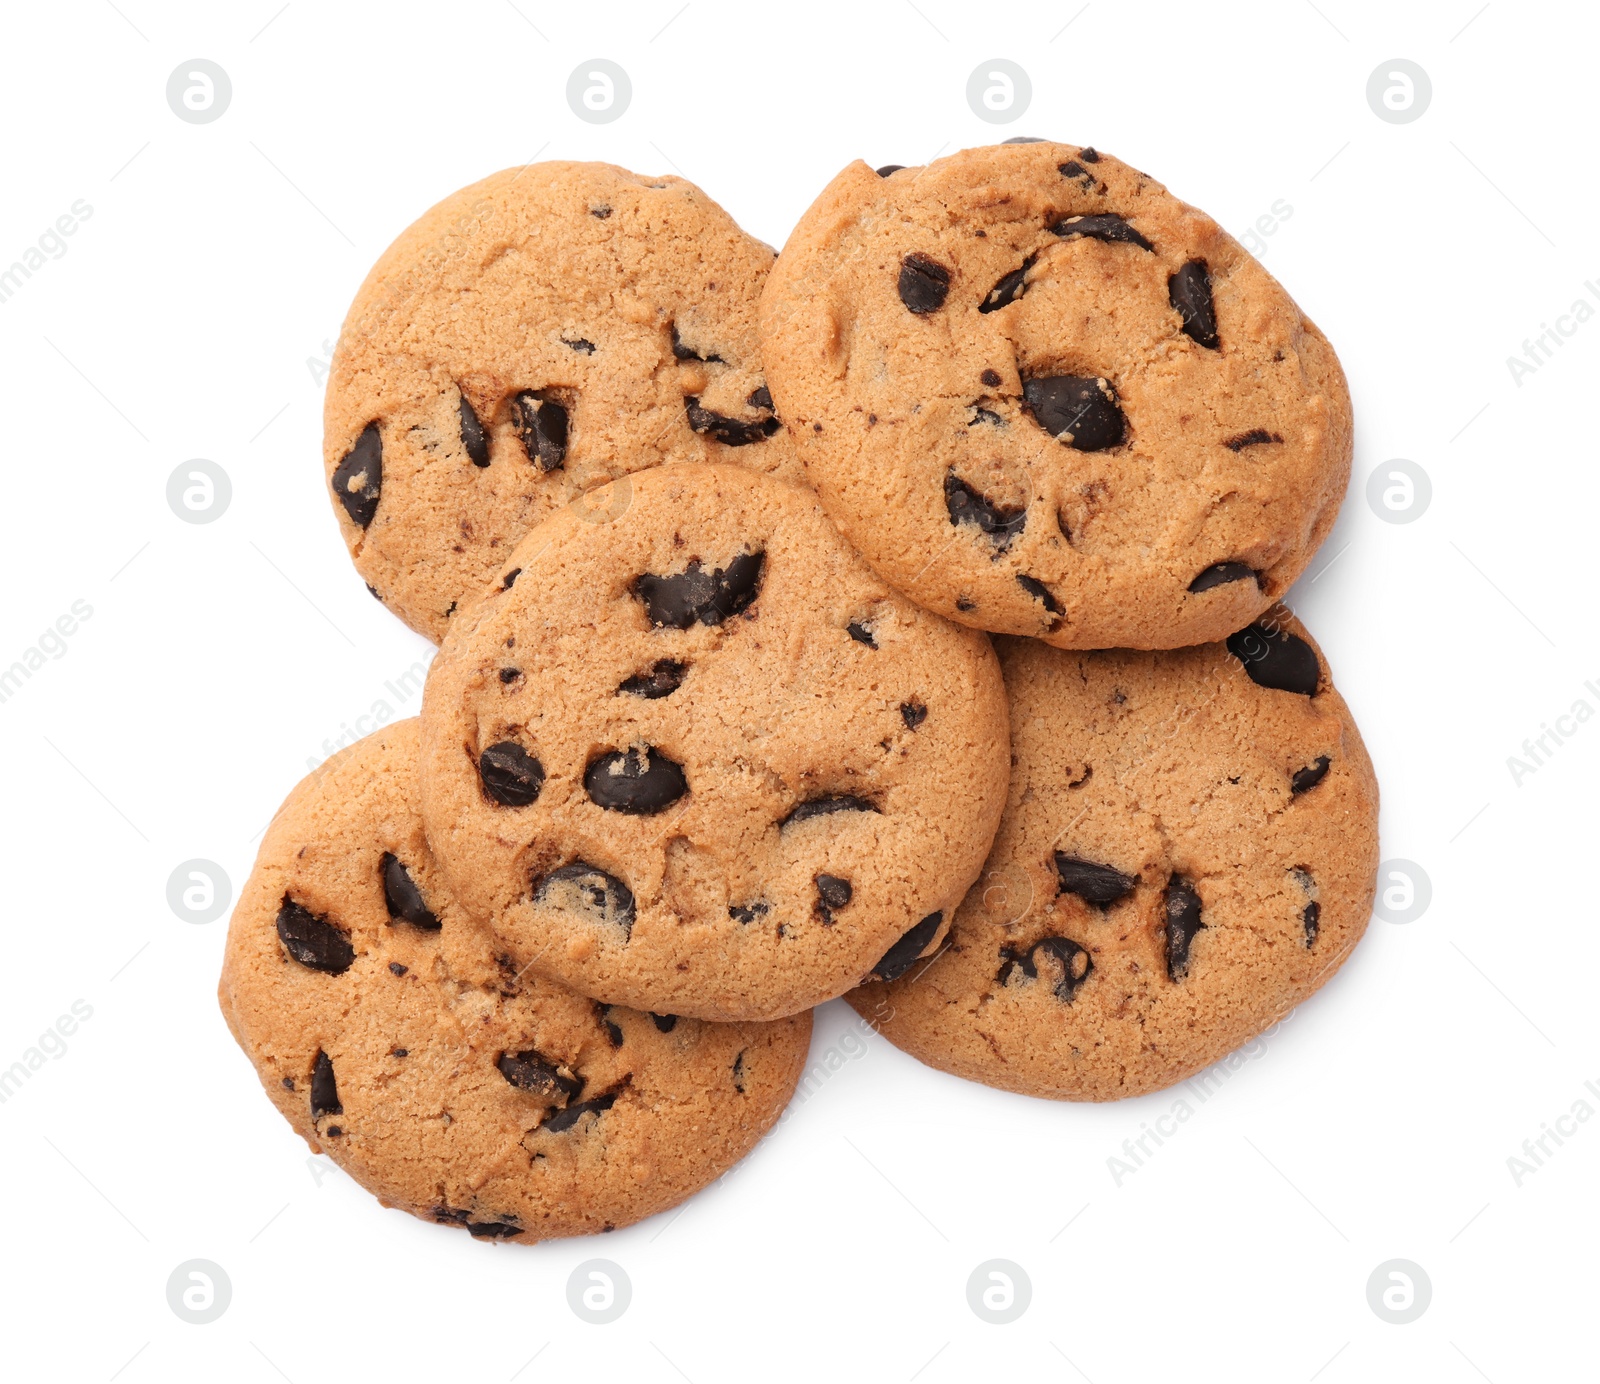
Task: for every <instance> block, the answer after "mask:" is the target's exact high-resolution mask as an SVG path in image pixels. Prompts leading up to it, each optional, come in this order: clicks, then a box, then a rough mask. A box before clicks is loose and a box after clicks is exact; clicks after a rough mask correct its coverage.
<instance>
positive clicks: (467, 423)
mask: <svg viewBox="0 0 1600 1384" xmlns="http://www.w3.org/2000/svg"><path fill="white" fill-rule="evenodd" d="M457 412H458V413H459V414H460V415H461V446H462V447H463V448H464V449H465V451H466V454H467V455H468V456H469V457H471V458H472V464H473V465H474V466H487V465H488V464H489V439H488V437H486V436H485V435H484V431H483V424H482V423H481V422H479V421H478V412H477V410H476V409H474V408H473V407H472V404H471V403H470V402H469V401H468V399H467V396H466V395H465V394H463V395H462V396H461V407H460V408H459V409H458V410H457Z"/></svg>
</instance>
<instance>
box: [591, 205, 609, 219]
mask: <svg viewBox="0 0 1600 1384" xmlns="http://www.w3.org/2000/svg"><path fill="white" fill-rule="evenodd" d="M589 215H590V216H592V217H595V218H596V219H597V220H600V221H604V220H605V219H606V217H608V216H610V215H611V208H610V207H608V206H607V205H606V204H605V203H604V202H598V203H596V204H595V205H594V206H592V207H590V208H589Z"/></svg>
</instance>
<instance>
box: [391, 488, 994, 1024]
mask: <svg viewBox="0 0 1600 1384" xmlns="http://www.w3.org/2000/svg"><path fill="white" fill-rule="evenodd" d="M422 720H423V760H422V789H423V813H424V816H425V819H426V821H427V823H428V834H429V838H430V840H431V841H432V843H433V847H434V850H435V852H436V853H437V855H438V858H439V861H440V863H441V864H442V865H443V867H444V869H445V871H446V873H447V875H448V876H449V878H450V881H451V884H452V887H453V888H454V890H455V892H456V894H457V896H458V897H459V898H461V900H462V901H463V902H464V903H465V904H466V905H467V906H468V907H469V908H471V909H472V910H473V911H475V912H476V913H478V914H479V915H480V916H484V917H487V918H489V919H491V921H492V925H493V926H494V928H495V930H496V931H497V933H498V934H499V936H500V939H501V942H502V944H503V946H504V947H505V949H506V951H507V952H508V953H509V954H510V955H511V956H512V957H513V959H514V960H515V962H516V964H517V965H518V967H522V966H527V967H530V968H531V969H533V970H536V971H541V972H543V973H545V974H547V975H550V976H552V977H554V978H556V979H559V980H562V981H564V982H565V983H567V984H569V985H571V986H573V987H574V988H575V989H578V990H580V991H582V992H583V993H585V994H590V995H594V996H596V997H597V998H599V999H602V1000H606V1001H608V1002H611V1003H616V1004H630V1005H633V1006H635V1007H637V1008H642V1009H649V1010H657V1011H665V1012H670V1013H675V1014H691V1015H695V1016H697V1017H700V1018H706V1019H723V1020H729V1019H737V1018H776V1017H778V1016H780V1015H784V1014H791V1013H795V1012H797V1011H799V1010H802V1009H807V1008H810V1007H811V1006H813V1005H815V1004H819V1003H821V1002H822V1001H823V1000H826V999H829V998H831V997H832V996H835V995H838V994H841V993H842V992H844V991H845V990H847V989H849V988H850V987H851V986H853V985H855V984H857V983H859V982H860V981H861V980H862V978H863V977H865V976H867V975H869V974H878V975H895V974H899V973H900V972H901V971H903V970H904V969H905V967H907V966H909V965H910V964H911V962H912V960H913V959H915V958H916V957H918V956H920V955H923V954H926V953H927V952H929V951H930V950H931V949H932V948H933V947H934V946H935V945H936V944H937V942H938V939H939V938H940V937H942V936H943V933H944V931H945V929H946V928H947V927H948V925H949V919H950V916H951V912H952V910H953V909H954V907H955V905H956V904H957V903H959V902H960V900H961V897H962V895H963V894H964V893H965V892H966V890H967V887H968V886H969V885H970V884H971V883H972V881H973V879H974V878H975V877H976V875H977V872H978V869H979V867H980V866H981V865H982V863H983V858H984V855H985V853H986V852H987V850H988V848H989V844H990V842H991V841H992V839H993V836H994V831H995V827H996V825H997V823H998V821H999V814H1000V810H1001V807H1002V806H1003V803H1004V800H1005V784H1006V775H1007V772H1008V766H1007V761H1006V710H1005V693H1004V688H1003V686H1002V684H1001V680H1000V671H999V665H998V663H997V662H996V660H995V657H994V652H993V650H992V649H991V647H990V645H989V641H988V639H987V638H986V637H985V636H984V635H982V634H980V633H977V632H976V631H973V630H965V629H961V628H960V627H958V626H955V625H952V624H950V623H948V622H947V621H945V620H942V619H940V618H939V617H938V616H936V615H933V614H930V613H929V612H927V611H925V610H923V609H921V608H920V607H918V606H915V605H913V604H912V603H911V602H910V601H907V600H906V599H905V598H904V597H902V596H900V595H898V594H897V593H895V592H894V591H893V590H892V589H891V588H890V587H889V586H888V585H886V584H885V583H884V582H883V581H881V580H880V579H879V578H878V577H877V576H876V575H875V574H874V573H873V572H872V570H871V569H870V568H869V567H867V565H866V564H865V563H864V562H862V561H861V560H860V558H859V557H857V556H856V554H854V553H853V552H852V551H851V550H850V549H849V547H848V546H847V545H846V544H845V543H844V541H843V540H842V539H841V538H840V537H839V535H838V532H837V531H836V530H835V528H834V526H833V525H832V524H831V523H830V522H829V521H828V519H827V516H826V515H825V514H824V513H823V512H822V509H821V507H820V505H818V503H817V500H816V497H815V496H814V495H812V494H811V493H810V492H809V491H806V490H803V489H801V488H799V487H797V486H792V485H788V484H786V483H783V482H781V481H777V480H774V479H771V478H769V477H765V476H761V475H758V474H756V473H754V472H751V471H749V470H746V469H744V468H740V467H732V466H693V465H684V466H670V467H660V468H656V469H653V470H650V471H644V472H639V473H636V474H634V475H633V476H631V477H628V478H625V479H623V480H621V481H618V482H616V483H614V484H613V485H612V486H610V487H608V488H606V489H603V490H601V491H598V492H595V493H594V494H592V495H591V496H590V497H589V499H588V500H587V501H586V504H585V507H584V508H583V509H582V511H581V512H580V510H579V509H577V508H576V507H575V508H572V509H568V510H566V511H563V512H562V513H560V514H558V515H557V516H555V517H554V518H553V519H551V520H549V521H547V522H546V523H545V524H544V525H543V526H541V527H540V528H539V529H538V530H536V531H535V532H534V533H532V534H530V535H529V536H528V537H527V538H526V539H525V540H524V541H523V543H522V545H521V546H520V547H519V548H518V549H517V550H516V552H514V553H513V554H511V555H510V556H509V557H508V558H507V560H506V564H505V568H504V570H503V571H502V573H501V575H500V580H499V582H498V583H497V584H496V590H495V592H494V594H492V595H490V596H488V597H487V598H485V599H484V600H483V601H481V602H480V603H479V604H478V605H477V606H475V607H474V608H472V609H471V610H469V611H466V612H464V613H463V614H462V615H461V616H460V617H458V619H457V621H456V623H455V624H454V625H453V626H452V628H451V631H450V634H449V636H448V637H447V638H446V640H445V642H444V645H443V647H442V648H441V649H440V652H439V654H438V656H437V657H436V658H435V660H434V662H433V666H432V668H431V670H430V672H429V676H428V682H427V687H426V690H425V693H424V698H423V713H422Z"/></svg>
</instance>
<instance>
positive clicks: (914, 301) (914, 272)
mask: <svg viewBox="0 0 1600 1384" xmlns="http://www.w3.org/2000/svg"><path fill="white" fill-rule="evenodd" d="M949 292H950V271H949V270H948V269H946V268H945V267H944V265H942V264H940V263H939V261H938V260H936V259H929V258H928V256H927V255H921V254H910V255H907V256H906V257H905V258H904V259H903V260H901V261H900V301H901V302H902V303H904V304H905V305H906V306H907V307H908V308H910V309H911V311H912V312H914V313H916V314H917V315H918V316H919V317H921V316H925V315H926V314H928V313H930V312H937V311H938V310H939V309H940V308H942V307H943V306H944V300H945V295H946V294H948V293H949Z"/></svg>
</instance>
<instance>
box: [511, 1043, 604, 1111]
mask: <svg viewBox="0 0 1600 1384" xmlns="http://www.w3.org/2000/svg"><path fill="white" fill-rule="evenodd" d="M494 1065H495V1066H496V1067H498V1068H499V1069H500V1075H501V1076H503V1077H504V1078H505V1079H506V1080H507V1081H509V1082H510V1083H511V1084H512V1085H513V1086H515V1087H516V1088H517V1090H519V1091H531V1092H532V1093H533V1094H534V1095H536V1096H543V1097H544V1098H545V1099H546V1100H549V1101H554V1102H555V1103H557V1104H559V1105H565V1104H566V1103H567V1102H568V1101H569V1100H571V1099H572V1098H573V1097H574V1096H576V1095H577V1094H578V1093H579V1092H580V1091H582V1090H583V1078H582V1077H581V1076H578V1075H577V1074H576V1073H575V1072H573V1071H572V1070H571V1068H569V1067H566V1066H564V1065H562V1064H561V1063H559V1062H553V1061H551V1060H550V1059H549V1058H548V1057H546V1056H545V1055H544V1054H543V1053H542V1052H538V1051H536V1050H535V1049H533V1048H527V1049H525V1050H524V1051H522V1052H503V1053H501V1054H500V1056H499V1057H498V1058H496V1059H495V1064H494Z"/></svg>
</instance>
